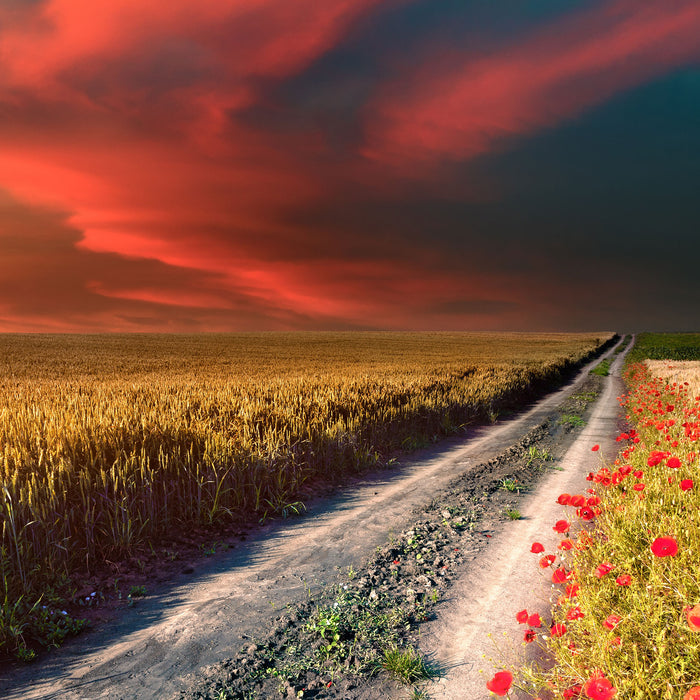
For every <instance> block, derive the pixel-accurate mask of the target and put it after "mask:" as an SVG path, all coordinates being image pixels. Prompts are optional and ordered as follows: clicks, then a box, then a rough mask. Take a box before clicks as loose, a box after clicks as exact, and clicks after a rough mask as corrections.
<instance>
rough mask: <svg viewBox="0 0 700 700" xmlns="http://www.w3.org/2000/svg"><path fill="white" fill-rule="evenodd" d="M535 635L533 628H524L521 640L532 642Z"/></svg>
mask: <svg viewBox="0 0 700 700" xmlns="http://www.w3.org/2000/svg"><path fill="white" fill-rule="evenodd" d="M536 637H537V634H536V633H535V630H526V631H525V634H524V635H523V640H524V641H525V642H527V643H528V644H529V643H530V642H534V641H535V638H536Z"/></svg>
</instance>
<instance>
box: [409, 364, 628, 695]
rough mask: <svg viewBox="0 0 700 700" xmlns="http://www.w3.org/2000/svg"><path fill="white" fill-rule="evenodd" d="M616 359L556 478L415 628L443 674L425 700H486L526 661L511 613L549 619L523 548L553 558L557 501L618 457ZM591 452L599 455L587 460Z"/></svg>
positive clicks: (539, 574) (542, 588) (561, 513)
mask: <svg viewBox="0 0 700 700" xmlns="http://www.w3.org/2000/svg"><path fill="white" fill-rule="evenodd" d="M623 358H624V354H621V355H620V356H618V357H617V359H616V360H615V361H614V362H613V364H612V366H611V373H610V375H609V376H608V377H606V378H605V384H604V391H603V393H602V395H601V396H600V397H599V398H598V400H597V402H596V405H595V408H594V411H593V414H592V415H591V416H590V418H589V421H588V424H587V425H586V427H585V429H584V430H583V431H582V432H581V433H580V434H579V435H578V437H577V439H576V441H575V442H574V443H573V445H571V447H570V448H569V450H568V451H567V453H566V455H565V457H564V458H563V459H562V460H561V461H560V463H559V464H560V466H561V467H563V471H554V472H552V473H550V474H549V475H548V477H547V478H546V479H544V480H543V481H541V482H540V483H539V484H538V486H537V489H536V490H533V492H532V493H530V494H529V495H528V496H527V497H526V498H525V499H524V500H523V501H522V502H521V505H520V510H521V512H522V514H523V517H522V519H521V520H517V521H514V522H509V523H505V524H504V525H503V526H502V528H501V529H500V531H499V532H497V533H495V534H494V535H493V537H492V539H491V540H490V543H489V546H488V548H487V549H486V550H484V552H482V554H481V556H480V565H479V566H473V565H471V566H465V567H463V569H464V570H463V573H462V576H460V577H459V578H458V581H457V582H456V583H455V584H454V585H453V586H452V588H451V589H450V596H449V598H448V599H447V600H445V601H444V602H443V603H442V604H441V605H439V606H438V609H437V619H436V620H434V621H431V622H428V623H426V624H425V625H423V626H422V643H421V651H422V652H423V653H425V654H427V655H428V656H429V657H430V658H431V659H433V661H434V662H435V663H436V664H437V666H439V667H441V668H442V669H443V674H442V677H441V678H440V679H439V680H438V681H437V682H435V683H431V684H430V686H429V688H428V692H429V694H430V697H431V698H434V699H435V700H457V699H458V698H459V700H464V698H470V700H481V699H482V698H483V699H484V700H486V698H492V697H493V696H492V695H491V694H490V693H489V692H488V691H487V690H486V685H485V683H486V680H488V679H489V678H491V676H492V675H493V672H494V670H500V669H501V668H507V667H509V666H511V664H514V665H516V666H517V664H518V662H519V660H521V659H523V658H524V654H525V653H526V652H525V651H524V649H523V647H524V644H523V640H522V636H523V631H524V627H523V626H522V625H518V624H517V622H516V620H515V613H516V612H517V611H519V610H523V609H527V610H528V611H529V612H531V613H532V612H539V613H540V615H541V617H542V619H543V620H544V621H547V620H549V619H550V610H551V604H550V596H551V593H552V588H553V586H552V584H551V580H550V576H551V572H550V571H549V570H548V569H547V570H545V571H542V570H540V569H539V568H538V566H537V559H538V558H539V557H537V556H535V555H534V554H532V553H531V552H530V546H531V545H532V543H533V542H535V541H537V542H541V543H542V544H544V546H545V550H546V551H547V552H556V551H557V550H556V545H557V543H558V542H559V540H560V539H561V536H558V535H556V533H555V532H553V530H552V525H553V524H554V523H555V522H556V521H557V520H559V519H561V518H564V517H566V514H565V510H564V508H563V507H562V506H560V505H559V504H557V503H556V498H557V496H558V495H559V494H560V493H572V494H573V493H582V492H583V491H584V489H585V488H586V487H588V486H590V484H589V483H588V482H586V480H585V477H586V475H587V474H588V473H589V472H590V471H593V470H596V469H598V468H599V467H600V466H601V461H606V462H608V463H609V462H611V461H613V460H614V459H615V457H616V455H617V452H618V449H619V445H616V443H615V441H614V436H615V435H616V428H617V426H618V420H619V413H620V409H619V404H618V401H617V397H618V396H620V395H621V394H622V393H623V391H624V386H623V384H622V379H621V378H620V370H621V366H622V362H623ZM594 445H600V450H599V451H597V452H593V451H592V450H591V448H592V447H593V446H594ZM545 625H546V622H545ZM397 697H400V696H397ZM528 697H529V696H528Z"/></svg>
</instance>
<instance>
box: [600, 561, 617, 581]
mask: <svg viewBox="0 0 700 700" xmlns="http://www.w3.org/2000/svg"><path fill="white" fill-rule="evenodd" d="M614 568H615V567H614V566H613V565H612V564H611V563H610V562H607V561H606V562H603V563H602V564H599V565H598V568H597V569H596V570H595V576H596V578H603V576H607V575H608V574H609V573H610V572H611V571H612V570H613V569H614Z"/></svg>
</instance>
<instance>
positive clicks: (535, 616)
mask: <svg viewBox="0 0 700 700" xmlns="http://www.w3.org/2000/svg"><path fill="white" fill-rule="evenodd" d="M527 624H528V625H530V627H542V618H541V617H540V615H539V613H532V615H530V617H528V618H527Z"/></svg>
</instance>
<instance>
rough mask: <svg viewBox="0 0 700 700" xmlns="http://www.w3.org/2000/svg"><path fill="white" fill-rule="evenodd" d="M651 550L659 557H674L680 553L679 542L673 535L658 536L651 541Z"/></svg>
mask: <svg viewBox="0 0 700 700" xmlns="http://www.w3.org/2000/svg"><path fill="white" fill-rule="evenodd" d="M651 551H652V552H653V553H654V554H655V555H656V556H657V557H674V556H676V554H678V542H676V540H674V539H673V537H657V538H656V539H655V540H654V541H653V542H652V543H651Z"/></svg>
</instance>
